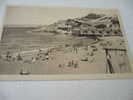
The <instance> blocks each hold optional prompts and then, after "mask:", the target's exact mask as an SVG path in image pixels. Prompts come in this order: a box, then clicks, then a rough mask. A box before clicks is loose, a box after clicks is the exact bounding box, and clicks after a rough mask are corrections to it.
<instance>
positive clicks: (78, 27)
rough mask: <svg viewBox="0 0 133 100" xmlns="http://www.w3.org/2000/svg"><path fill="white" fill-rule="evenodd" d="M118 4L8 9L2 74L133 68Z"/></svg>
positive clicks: (0, 66)
mask: <svg viewBox="0 0 133 100" xmlns="http://www.w3.org/2000/svg"><path fill="white" fill-rule="evenodd" d="M120 21H121V20H120V15H119V13H118V10H117V9H102V8H97V9H94V8H91V9H90V8H76V7H75V8H74V7H21V6H20V7H19V6H12V7H8V8H7V9H6V14H5V19H4V25H3V31H2V36H1V41H0V75H21V76H25V75H26V76H28V75H57V74H58V75H63V74H67V75H68V74H75V75H77V74H116V73H118V74H124V73H132V67H131V64H130V58H129V51H128V49H127V40H126V39H125V35H126V34H125V33H124V32H123V27H122V25H121V22H120Z"/></svg>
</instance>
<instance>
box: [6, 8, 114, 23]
mask: <svg viewBox="0 0 133 100" xmlns="http://www.w3.org/2000/svg"><path fill="white" fill-rule="evenodd" d="M111 11H112V10H111ZM111 11H110V10H107V9H106V10H105V9H100V13H101V12H102V13H106V14H112V12H111ZM91 12H96V13H99V10H96V9H89V8H73V7H69V8H67V7H40V6H38V7H35V6H10V7H8V8H7V9H6V16H5V21H4V23H5V24H6V25H7V24H8V25H12V24H13V25H48V24H52V23H54V22H57V21H58V20H65V19H68V18H77V17H82V16H85V15H87V14H88V13H91Z"/></svg>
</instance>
